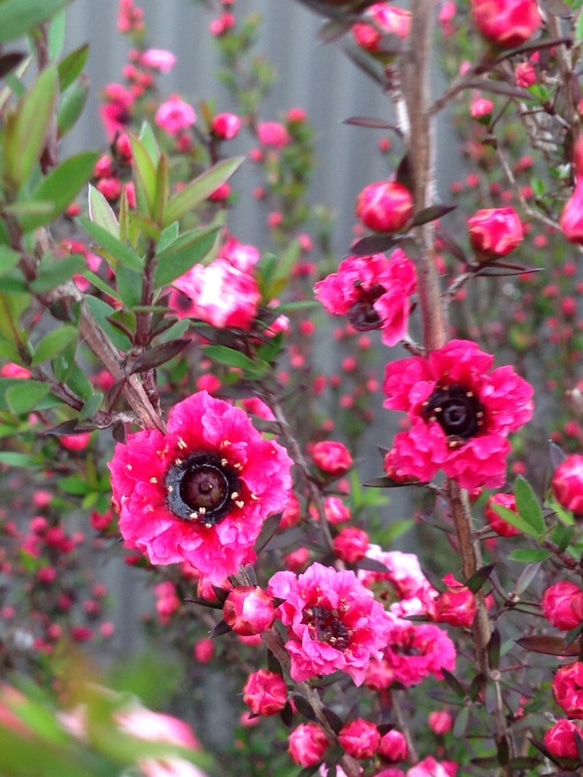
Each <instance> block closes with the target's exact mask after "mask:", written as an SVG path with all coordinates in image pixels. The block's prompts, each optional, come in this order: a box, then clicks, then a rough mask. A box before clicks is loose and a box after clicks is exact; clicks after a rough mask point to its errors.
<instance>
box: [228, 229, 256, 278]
mask: <svg viewBox="0 0 583 777" xmlns="http://www.w3.org/2000/svg"><path fill="white" fill-rule="evenodd" d="M219 257H220V258H221V259H226V260H227V261H228V262H230V263H231V264H232V265H233V267H236V268H237V270H241V272H246V273H250V272H251V270H252V269H253V268H254V267H255V265H256V264H257V262H258V261H259V260H260V259H261V254H260V253H259V251H258V250H257V248H255V246H253V245H249V244H244V243H240V242H239V241H238V240H237V239H236V238H234V237H230V238H229V239H228V240H227V241H226V242H225V243H224V244H223V245H222V246H221V248H220V250H219Z"/></svg>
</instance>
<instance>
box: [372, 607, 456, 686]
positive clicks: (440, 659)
mask: <svg viewBox="0 0 583 777" xmlns="http://www.w3.org/2000/svg"><path fill="white" fill-rule="evenodd" d="M384 659H385V661H386V662H387V664H388V666H389V667H390V668H391V669H392V671H393V679H394V680H395V681H397V682H399V683H401V684H402V685H404V686H406V687H407V688H409V687H410V686H412V685H418V684H419V683H420V682H422V681H423V680H424V679H425V678H426V677H429V675H433V676H434V677H437V678H438V679H441V678H442V677H443V672H442V669H447V670H448V671H450V672H451V671H453V669H454V668H455V660H456V649H455V645H454V644H453V642H452V641H451V639H450V638H449V637H448V635H447V634H446V633H445V631H443V630H442V629H440V628H439V626H433V625H432V624H427V623H421V624H419V625H414V624H413V623H410V622H409V621H404V620H399V619H394V620H393V622H392V624H391V629H390V633H389V639H388V644H387V647H386V648H385V651H384Z"/></svg>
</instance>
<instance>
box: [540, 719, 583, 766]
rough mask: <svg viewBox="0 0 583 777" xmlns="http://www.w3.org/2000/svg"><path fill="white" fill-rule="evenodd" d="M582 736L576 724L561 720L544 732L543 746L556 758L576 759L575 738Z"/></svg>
mask: <svg viewBox="0 0 583 777" xmlns="http://www.w3.org/2000/svg"><path fill="white" fill-rule="evenodd" d="M582 734H583V732H582V731H581V728H580V727H579V726H578V725H577V723H575V722H574V721H572V720H565V719H564V718H563V719H561V720H558V721H557V722H556V723H555V725H554V726H552V727H551V728H549V729H548V731H545V736H544V739H543V744H544V746H545V747H546V748H547V750H548V751H549V753H551V755H554V756H556V757H557V758H577V757H578V755H579V754H578V751H577V738H580V737H581V735H582Z"/></svg>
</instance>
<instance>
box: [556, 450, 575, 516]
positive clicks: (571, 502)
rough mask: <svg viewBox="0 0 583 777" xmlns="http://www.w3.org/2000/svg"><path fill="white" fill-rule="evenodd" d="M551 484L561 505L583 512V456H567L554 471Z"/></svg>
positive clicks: (567, 508)
mask: <svg viewBox="0 0 583 777" xmlns="http://www.w3.org/2000/svg"><path fill="white" fill-rule="evenodd" d="M551 486H552V489H553V494H554V495H555V499H556V500H557V502H558V503H559V504H560V505H561V507H564V508H565V509H566V510H572V511H573V512H574V513H583V456H581V455H579V454H572V455H571V456H567V458H566V459H565V460H564V461H562V462H561V463H560V464H559V466H558V467H557V468H556V470H555V471H554V473H553V479H552V481H551Z"/></svg>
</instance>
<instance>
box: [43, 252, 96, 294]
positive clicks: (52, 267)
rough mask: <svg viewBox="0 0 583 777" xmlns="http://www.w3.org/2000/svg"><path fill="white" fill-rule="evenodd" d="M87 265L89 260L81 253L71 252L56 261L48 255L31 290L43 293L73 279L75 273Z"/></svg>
mask: <svg viewBox="0 0 583 777" xmlns="http://www.w3.org/2000/svg"><path fill="white" fill-rule="evenodd" d="M86 267H87V262H86V260H85V257H84V256H81V254H71V255H70V256H66V257H65V258H64V259H59V260H56V261H55V260H54V259H53V258H52V257H48V260H47V261H42V262H41V264H40V267H39V273H38V275H37V277H36V278H35V279H34V281H33V282H32V283H31V284H30V290H31V291H32V292H34V293H35V294H42V293H43V292H45V291H48V290H49V289H54V288H55V287H56V286H60V284H61V283H66V282H67V281H69V280H71V278H72V277H73V275H75V274H76V273H80V272H82V271H83V270H84V269H85V268H86Z"/></svg>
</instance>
